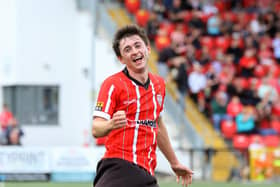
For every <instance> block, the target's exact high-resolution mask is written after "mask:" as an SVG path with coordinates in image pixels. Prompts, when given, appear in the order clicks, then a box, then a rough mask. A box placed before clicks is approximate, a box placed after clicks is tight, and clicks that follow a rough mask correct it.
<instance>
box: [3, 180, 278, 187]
mask: <svg viewBox="0 0 280 187" xmlns="http://www.w3.org/2000/svg"><path fill="white" fill-rule="evenodd" d="M159 184H160V187H179V186H181V185H180V184H177V183H176V181H175V180H174V181H170V180H161V181H159ZM0 186H1V185H0ZM205 186H207V187H261V186H265V187H276V186H277V187H278V186H279V184H263V183H260V184H256V183H213V182H198V181H194V182H193V184H191V185H190V187H205ZM1 187H92V183H61V182H58V183H49V182H13V183H12V182H8V183H4V184H3V183H2V186H1Z"/></svg>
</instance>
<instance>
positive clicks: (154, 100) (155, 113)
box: [148, 81, 157, 174]
mask: <svg viewBox="0 0 280 187" xmlns="http://www.w3.org/2000/svg"><path fill="white" fill-rule="evenodd" d="M151 87H152V93H153V103H154V120H156V117H157V103H156V93H155V88H154V84H153V82H152V81H151ZM151 129H152V132H153V144H155V141H156V133H155V131H154V128H151ZM151 152H152V147H150V151H149V154H148V159H150V161H149V165H150V166H149V167H150V173H152V168H151V162H152V160H153V158H151ZM152 174H153V173H152Z"/></svg>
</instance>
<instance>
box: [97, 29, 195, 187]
mask: <svg viewBox="0 0 280 187" xmlns="http://www.w3.org/2000/svg"><path fill="white" fill-rule="evenodd" d="M113 49H114V52H115V54H116V56H117V57H118V59H119V61H120V62H121V63H122V64H124V65H125V68H124V69H123V70H122V71H120V72H118V73H116V74H114V75H111V76H109V77H108V78H107V79H106V80H105V81H104V82H103V83H102V86H101V88H100V92H99V95H98V99H97V103H96V107H95V110H94V114H93V126H92V134H93V136H94V137H96V138H98V137H104V136H107V140H106V143H105V147H106V152H105V155H104V156H103V158H102V159H101V160H100V161H99V163H98V165H97V173H96V177H95V180H94V186H95V187H116V186H117V187H136V186H139V187H158V184H157V180H156V178H155V177H154V169H155V167H156V146H158V147H159V148H160V150H161V151H162V153H163V154H164V156H165V157H166V159H167V160H168V161H169V163H170V166H171V168H172V170H173V171H174V172H175V174H176V176H177V182H180V181H181V182H182V185H183V186H188V185H189V184H191V182H192V175H193V172H192V171H191V170H190V169H188V168H187V167H185V166H184V165H182V164H181V163H180V162H179V160H178V159H177V157H176V155H175V153H174V150H173V149H172V147H171V144H170V140H169V137H168V133H167V130H166V127H165V125H164V123H163V120H162V118H161V113H162V111H163V104H164V98H165V83H164V80H163V79H162V78H161V77H159V76H157V75H154V74H152V73H150V72H149V71H148V64H147V61H148V56H149V53H150V45H149V41H148V38H147V35H146V33H145V31H144V30H143V29H141V28H140V27H138V26H136V25H128V26H125V27H123V28H121V29H119V30H118V31H117V33H116V34H115V38H114V41H113Z"/></svg>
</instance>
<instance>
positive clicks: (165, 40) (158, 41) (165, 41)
mask: <svg viewBox="0 0 280 187" xmlns="http://www.w3.org/2000/svg"><path fill="white" fill-rule="evenodd" d="M170 44H171V41H170V38H169V37H168V36H156V38H155V46H156V49H157V50H158V51H161V50H163V49H164V48H166V47H169V46H170Z"/></svg>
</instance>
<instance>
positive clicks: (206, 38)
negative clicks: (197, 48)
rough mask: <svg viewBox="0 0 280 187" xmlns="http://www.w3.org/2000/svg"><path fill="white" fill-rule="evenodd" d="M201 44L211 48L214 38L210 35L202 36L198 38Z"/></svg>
mask: <svg viewBox="0 0 280 187" xmlns="http://www.w3.org/2000/svg"><path fill="white" fill-rule="evenodd" d="M200 43H201V45H204V46H207V47H208V49H213V48H214V45H215V39H214V38H212V37H210V36H203V37H201V39H200Z"/></svg>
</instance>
